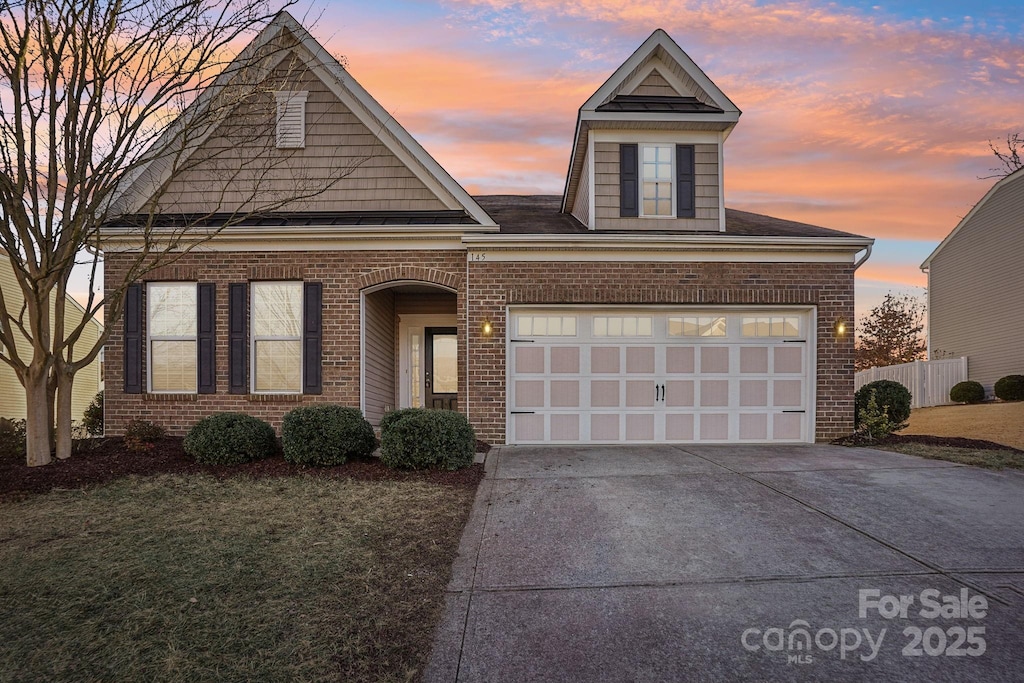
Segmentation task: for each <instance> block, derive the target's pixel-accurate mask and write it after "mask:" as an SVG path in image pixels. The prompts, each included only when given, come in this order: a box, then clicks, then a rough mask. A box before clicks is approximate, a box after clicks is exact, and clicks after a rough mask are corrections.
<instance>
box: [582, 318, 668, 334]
mask: <svg viewBox="0 0 1024 683" xmlns="http://www.w3.org/2000/svg"><path fill="white" fill-rule="evenodd" d="M652 327H653V326H652V322H651V317H650V316H646V315H642V316H636V315H607V316H606V315H599V316H594V336H595V337H650V336H651V335H652Z"/></svg>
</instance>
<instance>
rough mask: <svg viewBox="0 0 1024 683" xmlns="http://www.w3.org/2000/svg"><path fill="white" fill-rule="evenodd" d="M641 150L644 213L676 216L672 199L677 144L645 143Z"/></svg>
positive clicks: (644, 214)
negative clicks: (674, 158)
mask: <svg viewBox="0 0 1024 683" xmlns="http://www.w3.org/2000/svg"><path fill="white" fill-rule="evenodd" d="M641 150H642V151H641V159H640V168H641V182H642V188H643V189H642V193H643V194H642V195H641V196H642V197H643V201H642V202H641V205H642V207H643V209H642V212H643V213H642V215H643V216H667V217H672V216H675V208H674V206H673V201H672V186H673V185H674V184H675V181H674V178H675V173H674V172H673V157H674V156H675V146H674V145H643V146H642V148H641Z"/></svg>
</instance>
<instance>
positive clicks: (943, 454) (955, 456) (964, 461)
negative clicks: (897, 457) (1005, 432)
mask: <svg viewBox="0 0 1024 683" xmlns="http://www.w3.org/2000/svg"><path fill="white" fill-rule="evenodd" d="M875 448H878V449H881V450H883V451H895V452H896V453H905V454H907V455H916V456H918V457H919V458H928V459H929V460H945V461H946V462H956V463H960V464H961V465H974V466H975V467H984V468H985V469H990V470H1001V469H1003V468H1006V467H1009V468H1012V469H1018V470H1019V469H1024V453H1021V452H1019V451H1000V450H990V449H984V450H983V449H978V448H953V447H950V446H932V445H930V444H921V443H900V444H884V445H879V446H875Z"/></svg>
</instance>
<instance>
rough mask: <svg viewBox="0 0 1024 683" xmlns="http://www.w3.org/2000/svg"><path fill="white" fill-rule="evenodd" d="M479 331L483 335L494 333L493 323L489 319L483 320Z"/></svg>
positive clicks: (487, 335) (488, 335)
mask: <svg viewBox="0 0 1024 683" xmlns="http://www.w3.org/2000/svg"><path fill="white" fill-rule="evenodd" d="M480 333H481V334H483V335H484V336H485V337H490V336H492V335H493V334H494V325H492V324H491V321H490V319H485V320H484V324H483V325H481V326H480Z"/></svg>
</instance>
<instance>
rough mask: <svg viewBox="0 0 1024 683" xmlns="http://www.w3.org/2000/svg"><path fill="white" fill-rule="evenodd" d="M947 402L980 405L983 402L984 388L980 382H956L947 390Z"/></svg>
mask: <svg viewBox="0 0 1024 683" xmlns="http://www.w3.org/2000/svg"><path fill="white" fill-rule="evenodd" d="M949 400H950V401H953V402H954V403H981V402H982V401H984V400H985V387H983V386H981V382H971V381H968V382H957V383H956V384H954V385H953V388H952V389H950V390H949Z"/></svg>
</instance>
